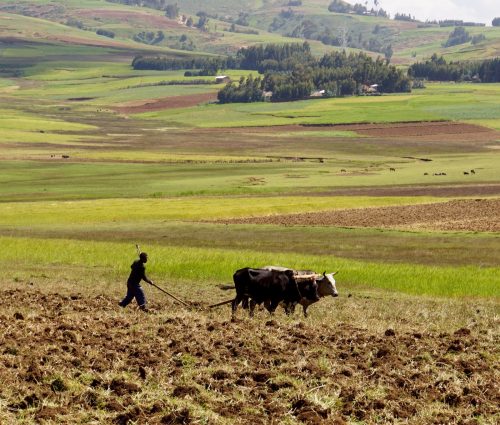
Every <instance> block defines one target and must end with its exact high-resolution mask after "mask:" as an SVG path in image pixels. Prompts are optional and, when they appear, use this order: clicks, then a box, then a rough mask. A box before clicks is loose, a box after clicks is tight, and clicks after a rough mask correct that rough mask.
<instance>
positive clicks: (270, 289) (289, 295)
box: [232, 267, 319, 317]
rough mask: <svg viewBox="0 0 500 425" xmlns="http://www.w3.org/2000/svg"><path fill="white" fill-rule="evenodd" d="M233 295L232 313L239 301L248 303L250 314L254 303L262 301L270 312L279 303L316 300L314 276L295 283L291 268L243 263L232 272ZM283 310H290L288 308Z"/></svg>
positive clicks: (317, 298)
mask: <svg viewBox="0 0 500 425" xmlns="http://www.w3.org/2000/svg"><path fill="white" fill-rule="evenodd" d="M233 281H234V286H235V288H236V297H235V298H234V300H233V301H232V312H233V316H234V314H235V312H236V309H237V308H238V305H239V304H240V303H241V302H243V305H245V304H246V303H248V301H249V300H250V303H249V313H250V317H252V316H253V313H254V309H255V306H256V305H257V304H262V303H264V306H265V307H266V309H267V310H268V311H269V313H271V314H273V313H274V311H275V310H276V307H278V304H279V303H280V302H281V301H283V302H284V303H285V305H287V306H288V305H289V306H291V305H294V304H295V303H298V302H300V301H301V300H302V299H303V298H306V299H309V300H311V301H318V300H319V295H318V285H317V283H316V282H315V280H314V278H312V279H310V280H309V281H306V282H301V283H300V286H299V285H298V284H297V282H296V280H295V277H294V273H293V270H285V271H278V270H263V269H252V268H249V267H245V268H244V269H240V270H237V271H236V272H235V273H234V275H233ZM285 311H286V313H287V314H289V313H290V310H289V309H288V308H287V309H286V310H285Z"/></svg>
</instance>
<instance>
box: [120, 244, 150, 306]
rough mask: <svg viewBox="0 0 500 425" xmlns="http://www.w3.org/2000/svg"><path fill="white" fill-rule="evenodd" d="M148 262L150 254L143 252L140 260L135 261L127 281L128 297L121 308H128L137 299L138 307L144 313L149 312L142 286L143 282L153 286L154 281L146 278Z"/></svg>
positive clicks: (122, 302) (121, 304)
mask: <svg viewBox="0 0 500 425" xmlns="http://www.w3.org/2000/svg"><path fill="white" fill-rule="evenodd" d="M147 262H148V254H146V253H145V252H141V253H140V254H139V259H138V260H136V261H134V262H133V263H132V265H131V266H130V268H131V269H132V271H131V272H130V276H129V278H128V280H127V295H126V296H125V298H124V299H123V300H121V301H120V302H119V303H118V304H119V305H120V307H126V306H127V305H129V304H130V302H131V301H132V300H133V299H134V298H135V300H136V301H137V305H138V306H139V308H140V309H141V310H143V311H148V309H147V307H146V296H145V295H144V290H143V289H142V286H141V280H144V281H145V282H148V283H149V284H150V285H153V281H152V280H151V279H149V278H148V277H147V276H146V267H145V266H144V264H146V263H147Z"/></svg>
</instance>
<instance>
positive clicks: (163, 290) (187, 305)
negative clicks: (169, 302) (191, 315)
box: [151, 283, 190, 307]
mask: <svg viewBox="0 0 500 425" xmlns="http://www.w3.org/2000/svg"><path fill="white" fill-rule="evenodd" d="M151 285H153V286H154V287H155V288H157V289H159V290H160V291H161V292H164V293H165V294H167V295H168V296H169V297H172V298H173V299H174V300H175V301H178V302H180V303H181V304H182V305H184V306H186V307H190V305H189V304H188V303H185V302H184V301H182V300H180V299H179V298H177V297H176V296H175V295H172V294H171V293H170V292H167V291H165V289H163V288H160V287H159V286H158V285H157V284H156V283H152V284H151Z"/></svg>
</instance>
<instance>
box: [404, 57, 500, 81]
mask: <svg viewBox="0 0 500 425" xmlns="http://www.w3.org/2000/svg"><path fill="white" fill-rule="evenodd" d="M408 75H409V76H410V77H412V78H423V79H427V80H432V81H476V82H482V83H498V82H500V58H495V59H487V60H484V61H478V62H446V60H445V59H444V58H443V57H442V56H441V57H438V56H437V55H436V54H434V55H432V57H431V59H430V60H428V61H425V62H417V63H415V64H413V65H411V66H410V68H409V69H408Z"/></svg>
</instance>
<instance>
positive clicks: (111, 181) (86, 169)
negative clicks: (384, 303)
mask: <svg viewBox="0 0 500 425" xmlns="http://www.w3.org/2000/svg"><path fill="white" fill-rule="evenodd" d="M73 143H74V142H73ZM73 149H78V147H74V148H73ZM49 152H55V153H57V154H58V155H59V154H60V153H64V152H66V153H68V152H69V153H71V157H72V158H71V161H74V160H75V158H73V156H72V155H73V152H72V149H70V148H69V147H66V148H65V149H64V150H63V149H61V148H59V149H58V150H56V151H54V149H51V150H48V152H47V155H46V158H45V159H46V160H45V161H40V162H35V161H4V163H3V164H2V165H3V169H2V173H1V174H0V200H2V201H9V200H12V201H13V200H16V201H20V200H23V201H27V200H33V199H55V200H58V199H59V200H65V199H66V200H75V199H100V198H135V197H137V196H140V197H171V196H190V195H238V194H254V195H255V194H276V195H278V194H300V193H311V194H313V193H317V192H324V191H328V190H331V189H332V188H339V187H360V186H368V187H370V186H371V187H376V186H390V185H397V186H400V185H411V184H417V185H418V184H425V185H440V184H453V183H455V184H456V183H474V182H498V171H497V170H498V167H496V165H497V164H498V160H497V158H496V156H495V155H491V154H490V155H488V154H484V155H483V156H482V157H481V161H480V160H479V158H480V157H479V156H478V157H475V158H477V159H474V157H472V158H473V160H472V161H471V158H470V157H467V156H460V157H458V158H457V160H456V162H453V160H448V159H447V158H446V157H443V160H442V162H434V161H433V162H431V163H429V162H419V161H415V160H402V159H400V161H401V162H403V164H401V163H400V162H397V161H393V162H389V163H387V165H385V166H383V167H380V168H379V169H378V170H377V169H374V171H367V172H364V171H363V172H360V173H357V172H356V170H358V168H355V169H354V170H352V173H351V171H349V172H347V173H341V172H340V168H339V167H340V166H342V165H328V164H326V165H325V164H320V163H318V162H317V161H316V162H308V163H295V162H283V161H280V162H264V163H227V164H224V163H203V162H202V163H198V164H197V163H196V161H194V162H195V163H190V162H186V163H166V164H162V163H142V164H141V163H131V162H123V163H120V162H113V163H109V162H108V163H102V162H68V160H63V159H61V158H52V159H51V158H50V155H49ZM17 153H18V154H19V152H17ZM76 154H77V155H78V151H77V152H76ZM132 158H133V157H132V156H131V157H129V161H132ZM138 158H139V159H140V158H141V156H140V155H139V156H138ZM207 159H210V158H207ZM200 160H201V158H200ZM404 161H410V162H411V163H412V164H413V165H405V164H404ZM345 163H347V164H349V163H348V162H347V161H346V162H345ZM340 164H343V163H342V162H341V163H340ZM389 164H390V165H395V166H396V167H397V172H396V173H394V172H390V171H389V169H388V166H389ZM349 165H350V164H349ZM361 167H363V165H361ZM473 167H476V169H478V172H477V174H476V175H475V176H467V175H464V174H463V171H464V170H467V169H470V168H473ZM424 172H428V173H430V174H429V175H424ZM434 172H446V173H447V175H446V176H432V174H433V173H434Z"/></svg>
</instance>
